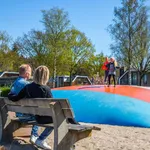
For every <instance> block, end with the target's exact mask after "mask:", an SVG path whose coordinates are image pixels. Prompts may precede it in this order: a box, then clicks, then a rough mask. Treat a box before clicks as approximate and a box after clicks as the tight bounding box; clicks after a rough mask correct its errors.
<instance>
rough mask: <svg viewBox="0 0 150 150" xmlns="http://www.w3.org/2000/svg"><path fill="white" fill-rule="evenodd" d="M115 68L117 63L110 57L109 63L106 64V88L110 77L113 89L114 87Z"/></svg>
mask: <svg viewBox="0 0 150 150" xmlns="http://www.w3.org/2000/svg"><path fill="white" fill-rule="evenodd" d="M116 67H117V62H116V60H115V58H113V57H111V58H110V62H109V64H108V87H109V85H110V79H111V76H112V77H113V80H114V87H115V86H116V79H115V77H116Z"/></svg>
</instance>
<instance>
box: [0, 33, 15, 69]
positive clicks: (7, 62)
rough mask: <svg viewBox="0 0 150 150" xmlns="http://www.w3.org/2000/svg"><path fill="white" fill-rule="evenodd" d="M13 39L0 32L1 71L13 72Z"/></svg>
mask: <svg viewBox="0 0 150 150" xmlns="http://www.w3.org/2000/svg"><path fill="white" fill-rule="evenodd" d="M11 41H12V39H11V37H10V36H9V35H8V33H7V32H5V31H0V60H1V61H0V70H1V71H4V70H12V67H13V66H12V63H11V62H12V59H11V58H10V57H11V55H9V54H10V53H11V48H10V47H11Z"/></svg>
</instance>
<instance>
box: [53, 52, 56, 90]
mask: <svg viewBox="0 0 150 150" xmlns="http://www.w3.org/2000/svg"><path fill="white" fill-rule="evenodd" d="M56 73H57V67H56V55H55V56H54V72H53V88H55V87H56V86H55V83H56V82H55V81H56Z"/></svg>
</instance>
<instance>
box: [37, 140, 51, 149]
mask: <svg viewBox="0 0 150 150" xmlns="http://www.w3.org/2000/svg"><path fill="white" fill-rule="evenodd" d="M35 145H36V146H37V147H39V148H42V149H45V150H51V146H49V145H48V144H47V143H46V142H45V141H43V140H40V139H37V140H36V142H35Z"/></svg>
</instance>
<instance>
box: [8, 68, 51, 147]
mask: <svg viewBox="0 0 150 150" xmlns="http://www.w3.org/2000/svg"><path fill="white" fill-rule="evenodd" d="M48 80H49V69H48V68H47V67H46V66H39V67H38V68H36V69H35V72H34V75H33V82H32V83H30V84H27V85H26V86H25V87H24V88H23V89H22V90H21V91H20V92H19V93H18V95H15V94H12V93H9V94H8V98H9V99H10V100H12V101H14V102H15V101H18V100H20V99H22V98H52V97H53V96H52V93H51V89H50V88H49V87H48V86H46V84H47V82H48ZM29 116H31V117H32V118H33V120H36V121H37V122H38V123H40V124H47V123H52V122H53V121H52V118H51V117H50V116H39V115H35V116H33V115H30V114H29ZM52 130H53V128H52V127H46V128H45V130H44V131H43V132H42V133H41V135H40V136H36V137H35V136H34V137H33V138H35V140H34V141H35V143H33V142H32V143H33V144H36V145H37V146H38V147H40V148H43V149H47V150H51V147H50V146H49V145H48V144H47V143H46V142H45V141H44V140H45V139H46V138H47V137H48V136H49V135H50V133H51V132H52ZM31 136H32V135H31ZM31 139H32V138H31Z"/></svg>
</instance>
